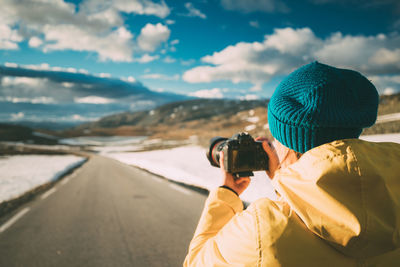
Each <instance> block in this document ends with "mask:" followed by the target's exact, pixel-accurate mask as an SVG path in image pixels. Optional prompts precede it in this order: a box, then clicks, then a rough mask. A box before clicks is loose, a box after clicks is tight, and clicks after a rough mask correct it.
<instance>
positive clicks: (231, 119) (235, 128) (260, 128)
mask: <svg viewBox="0 0 400 267" xmlns="http://www.w3.org/2000/svg"><path fill="white" fill-rule="evenodd" d="M267 105H268V100H253V101H240V100H227V99H196V100H186V101H180V102H174V103H169V104H166V105H163V106H160V107H158V108H154V109H150V110H147V111H139V112H124V113H120V114H115V115H111V116H106V117H104V118H102V119H100V120H98V121H96V122H92V123H86V124H82V125H79V126H77V127H74V128H72V129H70V130H67V131H64V132H62V134H63V135H64V136H81V135H105V136H107V135H127V136H129V135H132V136H148V137H149V138H161V139H163V140H168V139H173V140H182V139H188V138H197V139H199V142H200V143H202V144H206V143H207V142H208V140H209V139H210V138H211V137H213V136H217V135H219V136H226V137H230V136H231V135H232V134H234V133H236V132H239V131H247V132H249V133H250V134H252V135H253V136H254V137H255V136H268V135H270V132H269V130H268V124H267V122H268V121H267ZM396 112H400V94H396V95H385V96H381V98H380V104H379V110H378V113H379V115H384V114H391V113H396ZM391 132H400V121H394V122H388V123H379V124H376V125H374V126H373V127H371V128H368V129H365V130H364V133H363V134H379V133H391Z"/></svg>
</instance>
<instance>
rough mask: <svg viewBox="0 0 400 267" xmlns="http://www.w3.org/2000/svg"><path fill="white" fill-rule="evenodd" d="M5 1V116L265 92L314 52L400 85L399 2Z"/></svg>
mask: <svg viewBox="0 0 400 267" xmlns="http://www.w3.org/2000/svg"><path fill="white" fill-rule="evenodd" d="M0 6H1V11H2V12H0V66H1V68H0V78H1V87H0V120H2V121H4V120H22V119H35V118H36V119H38V118H41V115H40V112H42V111H45V112H47V113H48V110H53V109H54V108H56V107H61V106H62V107H63V108H62V109H60V108H59V109H58V112H61V113H62V111H64V112H65V110H66V109H67V110H69V113H68V114H67V115H66V117H65V118H64V119H66V120H68V119H70V120H85V118H86V117H87V119H94V118H96V117H98V116H99V115H103V114H108V113H112V112H115V111H119V110H124V109H125V110H126V109H131V110H134V109H137V108H140V107H144V106H146V103H147V104H148V103H149V98H153V99H156V98H157V97H158V98H159V100H160V99H163V97H165V96H164V95H162V93H166V92H169V93H175V94H181V95H186V96H197V97H215V98H221V97H228V98H238V99H257V98H268V97H270V96H271V94H272V92H273V90H274V88H275V87H276V85H277V84H278V83H279V82H280V80H281V79H282V78H283V77H284V76H285V75H287V74H288V73H290V72H291V71H292V70H294V69H296V68H298V67H299V66H301V65H303V64H307V63H309V62H311V61H314V60H318V61H320V62H322V63H326V64H330V65H334V66H338V67H347V68H352V69H356V70H358V71H360V72H361V73H363V74H365V75H366V76H367V77H368V78H369V79H370V80H372V81H373V83H374V84H375V85H376V87H377V88H378V90H379V92H380V93H381V94H391V93H394V92H399V91H400V2H399V1H398V0H369V1H368V0H364V1H362V0H304V1H294V0H290V1H289V0H194V1H191V2H189V1H172V0H161V1H159V0H154V1H151V0H18V1H15V0H0ZM149 90H150V91H149ZM153 92H154V93H153ZM157 93H158V94H157ZM138 94H141V95H142V97H138ZM144 95H146V96H147V98H146V97H144ZM169 97H170V99H174V97H175V96H173V95H169ZM166 98H168V97H166ZM168 99H169V98H168ZM138 101H141V102H140V103H138ZM146 101H147V102H146ZM156 102H157V101H156ZM157 103H158V102H157ZM50 107H52V108H53V109H51V108H50ZM67 107H68V108H67ZM85 110H90V111H91V112H92V111H93V113H91V115H90V114H89V115H90V116H89V115H88V112H86V113H85V112H84V111H85ZM100 111H101V112H100ZM35 112H36V113H37V114H36V113H35ZM96 112H97V113H96ZM54 114H58V113H57V112H55V113H54ZM64 115H65V114H64ZM54 116H56V117H57V116H58V115H54ZM85 116H86V117H85ZM89 117H90V118H89Z"/></svg>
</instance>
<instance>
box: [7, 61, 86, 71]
mask: <svg viewBox="0 0 400 267" xmlns="http://www.w3.org/2000/svg"><path fill="white" fill-rule="evenodd" d="M4 66H6V67H9V68H19V67H20V68H24V69H31V70H52V71H63V72H71V73H82V74H89V71H87V70H85V69H76V68H71V67H69V68H64V67H58V66H56V67H51V66H50V65H49V64H48V63H41V64H36V65H35V64H28V65H22V64H21V65H19V64H16V63H13V62H6V63H5V64H4Z"/></svg>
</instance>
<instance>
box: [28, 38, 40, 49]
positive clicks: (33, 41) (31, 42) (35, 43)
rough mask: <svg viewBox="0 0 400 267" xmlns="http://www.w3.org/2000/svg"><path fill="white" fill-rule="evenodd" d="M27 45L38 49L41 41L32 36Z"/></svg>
mask: <svg viewBox="0 0 400 267" xmlns="http://www.w3.org/2000/svg"><path fill="white" fill-rule="evenodd" d="M28 44H29V46H30V47H39V46H41V45H42V44H43V41H42V39H40V38H38V37H36V36H33V37H32V38H30V39H29V42H28Z"/></svg>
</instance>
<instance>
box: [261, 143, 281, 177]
mask: <svg viewBox="0 0 400 267" xmlns="http://www.w3.org/2000/svg"><path fill="white" fill-rule="evenodd" d="M256 141H262V146H263V148H264V151H265V153H267V155H268V170H267V171H266V173H267V175H268V176H269V178H271V179H273V178H274V176H275V172H276V170H277V169H278V168H279V158H278V154H277V153H276V150H275V148H274V146H273V145H272V143H271V142H270V141H269V140H268V139H267V138H265V137H257V138H256Z"/></svg>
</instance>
